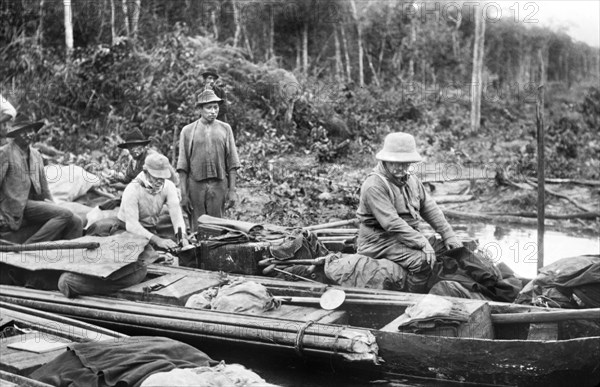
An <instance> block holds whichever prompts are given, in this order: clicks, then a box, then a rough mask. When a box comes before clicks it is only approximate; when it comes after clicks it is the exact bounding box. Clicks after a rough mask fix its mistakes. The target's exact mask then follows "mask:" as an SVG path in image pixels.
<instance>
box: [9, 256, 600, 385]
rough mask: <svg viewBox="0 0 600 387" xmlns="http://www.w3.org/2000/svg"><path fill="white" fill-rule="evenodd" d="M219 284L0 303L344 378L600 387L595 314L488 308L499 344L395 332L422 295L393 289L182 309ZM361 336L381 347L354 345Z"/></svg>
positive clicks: (299, 286)
mask: <svg viewBox="0 0 600 387" xmlns="http://www.w3.org/2000/svg"><path fill="white" fill-rule="evenodd" d="M178 278H180V279H179V280H177V281H176V282H173V281H174V280H176V279H178ZM246 278H248V279H252V280H254V281H257V282H260V283H262V284H263V285H265V286H267V287H268V288H269V289H270V291H271V292H272V294H274V295H278V296H287V297H309V298H311V297H313V298H314V297H318V296H320V295H321V294H322V293H323V292H324V291H325V290H326V289H327V286H326V285H320V284H311V283H291V282H286V281H281V280H278V279H270V278H265V277H251V276H248V277H246ZM223 281H224V277H223V274H222V273H221V274H220V273H216V272H208V271H202V270H197V269H188V268H177V267H166V266H157V265H151V266H150V270H149V275H148V277H147V279H146V281H145V282H143V283H141V284H138V285H135V286H133V287H131V288H128V289H124V290H122V291H120V292H118V293H116V294H114V295H111V296H110V297H81V298H77V299H72V300H69V299H67V298H65V297H63V296H62V295H61V294H59V293H56V292H44V291H37V290H31V289H23V288H18V287H13V286H5V285H3V286H0V299H1V300H6V301H10V302H12V303H17V304H21V305H25V306H35V307H36V308H40V309H42V310H47V311H52V312H56V313H60V314H64V315H67V316H70V317H75V318H77V319H82V320H84V321H87V322H93V323H96V324H103V325H106V326H107V327H111V328H114V329H118V330H121V331H126V332H135V333H140V334H154V335H161V336H167V337H171V338H174V339H177V340H181V341H184V342H188V343H190V344H196V343H200V342H201V343H202V345H209V344H211V343H212V344H214V345H215V346H216V347H219V348H221V349H225V351H233V348H241V349H242V350H248V351H250V350H252V349H256V348H260V349H261V350H262V351H263V352H270V353H276V354H285V355H291V356H290V357H291V358H293V357H295V358H297V359H300V358H301V357H302V358H303V360H301V361H302V362H304V361H305V359H309V360H310V361H314V362H316V363H324V364H327V366H328V367H329V366H334V367H336V368H337V369H339V370H340V371H341V370H343V372H344V373H355V374H359V375H360V374H363V373H365V372H368V373H369V374H375V375H380V377H381V375H386V374H387V375H394V374H398V375H411V376H418V377H426V378H435V379H440V380H446V381H456V382H463V383H475V384H479V385H481V384H491V385H518V386H534V385H539V386H562V385H577V386H594V385H597V384H598V383H599V382H600V362H599V361H598V359H599V358H600V329H599V326H600V311H598V310H589V311H588V312H587V314H584V315H577V314H568V313H569V312H565V313H567V315H565V314H564V313H563V314H562V315H560V316H558V317H556V316H552V315H549V316H552V317H551V318H550V320H549V321H546V320H547V319H546V320H544V319H542V320H539V316H540V314H545V313H548V310H546V309H541V308H535V307H527V306H520V305H513V304H504V303H497V302H488V303H483V304H485V307H486V308H489V311H490V312H491V319H490V321H491V326H490V327H488V328H489V329H490V331H489V332H491V335H492V336H493V338H481V337H479V333H480V332H476V331H473V336H476V337H468V335H467V337H464V335H463V337H452V335H448V332H441V331H432V332H429V333H427V334H416V333H408V332H401V331H399V330H398V327H397V321H396V320H397V319H398V317H399V316H400V315H402V314H403V312H404V309H405V308H406V306H408V305H411V304H414V303H416V302H417V301H418V300H419V299H421V298H422V297H423V296H422V295H416V294H408V293H399V292H392V291H381V290H370V289H349V288H346V289H344V290H345V292H346V295H347V299H348V300H351V301H352V300H353V301H354V302H348V303H347V304H344V305H342V307H340V308H339V309H338V310H335V311H324V310H321V309H320V308H318V307H314V306H310V305H307V306H297V305H284V306H282V308H281V310H279V311H275V312H273V313H267V314H266V315H263V316H253V315H244V314H236V313H224V312H217V311H207V310H197V309H188V308H184V307H183V305H184V304H185V301H186V300H187V299H188V298H189V297H190V296H191V295H192V294H195V293H198V292H200V291H202V290H203V289H206V288H208V287H211V286H215V285H218V284H220V283H223ZM157 283H162V284H169V285H168V286H166V287H164V288H162V289H159V290H157V291H155V292H151V293H145V292H144V291H143V288H144V287H149V286H152V285H154V284H157ZM361 300H365V301H366V302H360V301H361ZM459 301H460V302H463V303H465V304H466V305H470V306H469V307H472V309H473V310H475V309H477V308H479V307H481V305H482V302H481V301H475V300H462V299H461V300H459ZM579 312H580V311H579ZM514 316H518V318H515V317H514ZM521 316H526V317H525V318H522V317H521ZM581 318H583V319H581ZM528 321H531V322H528ZM552 321H556V322H554V323H553V322H552ZM479 328H481V327H479ZM479 328H476V329H475V328H474V329H475V330H477V329H479ZM484 328H485V327H484ZM486 329H487V328H486ZM489 332H488V333H489ZM369 335H371V336H370V338H369ZM357 337H360V338H361V339H360V340H363V339H364V340H367V341H368V340H373V339H374V341H375V342H374V343H366V342H363V341H360V340H358V342H355V340H356V338H357ZM202 348H205V347H204V346H203V347H202ZM298 355H301V356H298ZM223 357H224V358H227V354H226V353H225V354H224V355H223ZM376 359H379V360H380V361H379V362H378V363H379V364H375V363H376V362H375V360H376Z"/></svg>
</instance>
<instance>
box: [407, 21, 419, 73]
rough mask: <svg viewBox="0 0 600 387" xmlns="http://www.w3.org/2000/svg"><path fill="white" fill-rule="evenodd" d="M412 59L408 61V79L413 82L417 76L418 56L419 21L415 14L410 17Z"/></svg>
mask: <svg viewBox="0 0 600 387" xmlns="http://www.w3.org/2000/svg"><path fill="white" fill-rule="evenodd" d="M409 42H410V59H409V61H408V81H409V82H412V81H413V79H414V77H415V58H416V57H417V49H416V42H417V22H416V21H415V18H414V16H413V17H411V19H410V41H409Z"/></svg>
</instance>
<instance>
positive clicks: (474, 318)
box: [381, 302, 494, 339]
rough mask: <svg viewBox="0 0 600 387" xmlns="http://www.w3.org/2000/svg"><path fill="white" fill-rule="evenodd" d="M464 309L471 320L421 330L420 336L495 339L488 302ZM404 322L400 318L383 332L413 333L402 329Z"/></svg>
mask: <svg viewBox="0 0 600 387" xmlns="http://www.w3.org/2000/svg"><path fill="white" fill-rule="evenodd" d="M464 308H465V309H466V310H467V311H468V312H469V314H470V316H469V320H468V321H466V322H463V323H461V324H459V325H458V326H456V325H443V324H442V325H436V326H435V327H434V328H426V329H421V330H419V334H423V335H428V336H444V337H468V338H477V339H493V338H494V327H493V326H492V319H491V316H490V314H491V312H490V306H489V305H488V303H487V302H481V303H477V302H469V303H465V304H464ZM402 321H404V318H403V317H402V316H399V317H398V318H396V319H395V320H393V321H392V322H390V323H389V324H387V325H386V326H384V327H383V328H382V329H381V330H382V331H386V332H398V331H400V332H411V331H412V330H413V329H410V328H407V327H400V323H401V322H402Z"/></svg>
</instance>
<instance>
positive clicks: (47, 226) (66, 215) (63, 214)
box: [23, 200, 83, 243]
mask: <svg viewBox="0 0 600 387" xmlns="http://www.w3.org/2000/svg"><path fill="white" fill-rule="evenodd" d="M23 223H24V225H31V224H39V225H41V226H42V227H41V228H40V229H39V230H38V231H37V232H36V233H35V234H33V235H32V236H30V237H29V238H28V239H27V240H26V241H25V243H37V242H47V241H55V240H59V239H75V238H79V237H80V236H81V235H82V232H83V223H82V221H81V219H80V218H79V217H78V216H77V215H75V214H74V213H72V212H71V211H70V210H67V209H66V208H62V207H60V206H59V205H56V204H54V203H49V202H42V201H37V200H28V201H27V204H26V205H25V210H24V211H23Z"/></svg>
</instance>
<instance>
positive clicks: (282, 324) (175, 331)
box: [0, 285, 378, 363]
mask: <svg viewBox="0 0 600 387" xmlns="http://www.w3.org/2000/svg"><path fill="white" fill-rule="evenodd" d="M0 300H2V301H6V302H10V303H13V304H17V305H22V306H27V307H31V308H36V309H39V310H43V311H47V312H52V313H57V314H60V315H63V316H67V317H72V318H76V319H80V320H84V321H87V322H90V323H96V324H98V323H99V324H103V323H104V324H106V323H108V324H110V325H111V326H116V327H119V328H129V329H135V328H140V327H142V328H143V329H144V331H146V332H148V331H150V332H152V333H156V334H160V335H167V334H169V333H170V335H171V336H176V337H175V338H177V339H180V340H185V339H203V340H216V341H219V342H234V343H236V342H237V343H246V344H253V345H256V346H258V347H265V348H273V349H290V350H294V351H296V352H298V353H300V354H308V355H315V356H319V355H321V356H327V357H331V358H338V359H342V360H349V361H366V362H372V363H377V361H378V346H377V343H376V341H375V337H374V336H373V334H372V333H371V332H370V331H369V330H368V329H362V328H348V327H342V326H339V325H327V324H318V323H312V322H310V323H306V322H303V321H297V320H289V319H282V318H274V317H265V316H260V315H248V314H234V313H224V312H218V311H208V310H202V309H188V308H184V307H177V306H169V305H152V307H148V305H147V304H143V303H139V302H134V301H124V300H119V299H113V298H110V299H108V298H102V297H91V296H90V297H80V298H75V299H67V298H64V297H56V295H55V294H52V293H49V292H45V291H39V290H35V289H22V288H19V289H17V288H14V287H9V286H5V285H0Z"/></svg>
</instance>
